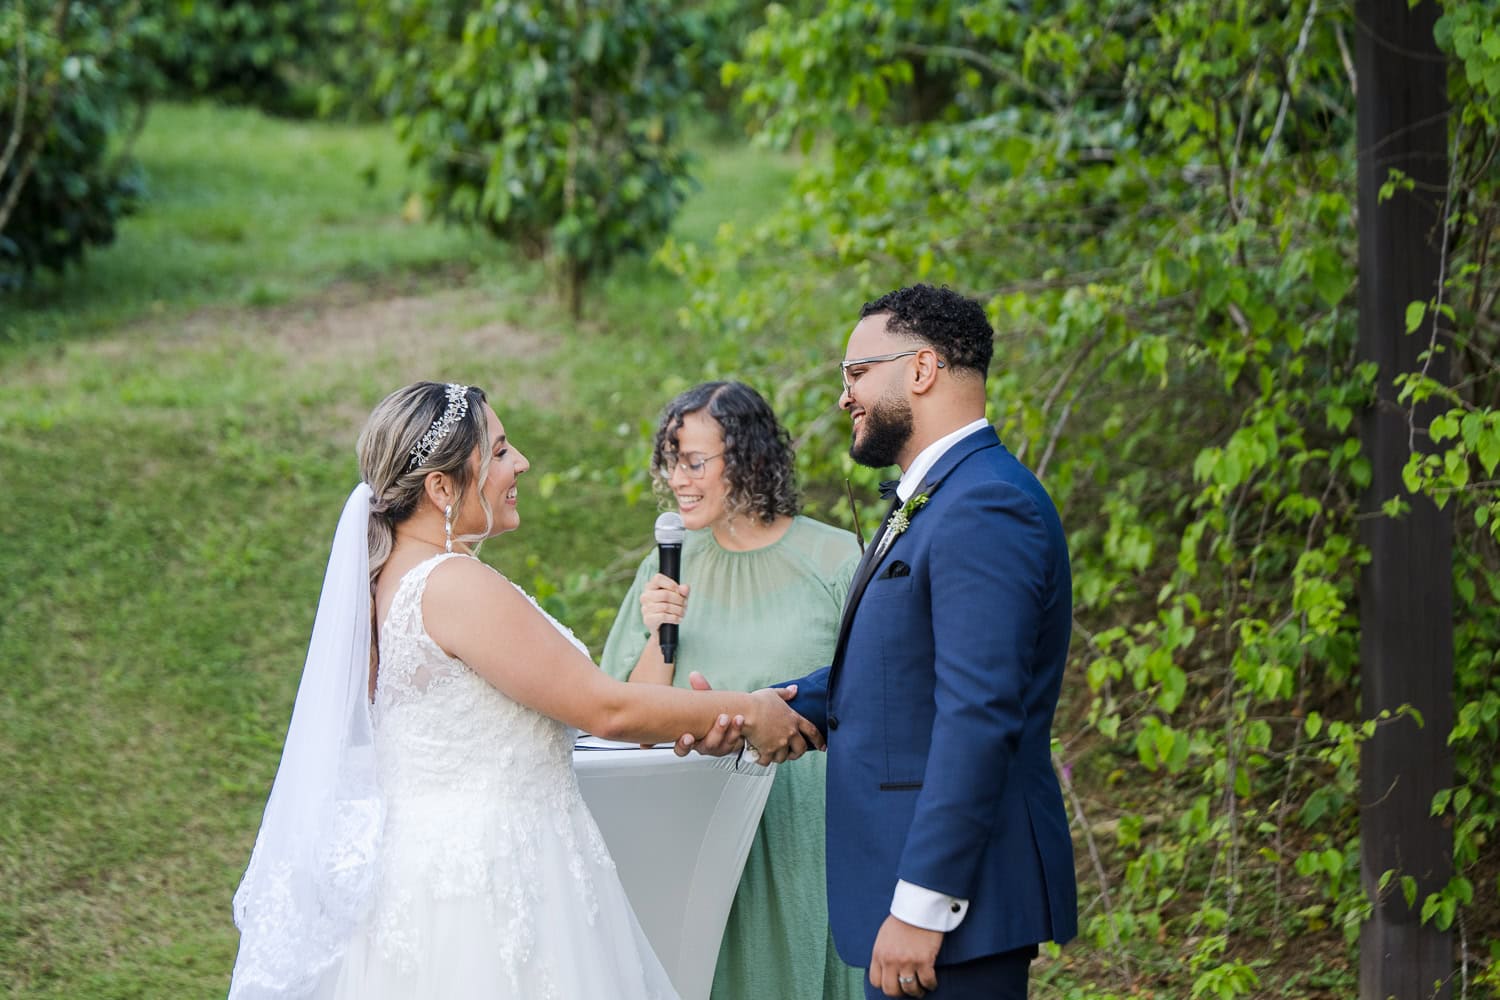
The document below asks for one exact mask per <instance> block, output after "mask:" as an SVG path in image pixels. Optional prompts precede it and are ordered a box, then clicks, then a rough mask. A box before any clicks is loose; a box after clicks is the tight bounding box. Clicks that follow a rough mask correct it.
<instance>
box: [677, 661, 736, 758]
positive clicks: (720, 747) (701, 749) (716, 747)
mask: <svg viewBox="0 0 1500 1000" xmlns="http://www.w3.org/2000/svg"><path fill="white" fill-rule="evenodd" d="M688 687H690V688H692V689H693V690H694V691H712V690H713V689H714V688H713V685H712V684H710V683H708V678H706V677H704V676H703V675H702V674H700V673H698V671H696V670H694V671H693V672H692V673H690V674H688ZM744 725H745V717H744V716H743V715H735V716H729V715H721V716H719V721H718V722H716V723H715V724H714V726H713V728H712V729H710V730H709V731H708V732H706V733H704V734H703V735H702V736H694V735H693V734H692V733H683V734H682V735H681V736H679V737H678V738H677V745H676V746H674V747H673V748H672V749H673V752H675V753H676V754H677V756H679V757H686V756H687V755H688V754H689V753H691V752H692V751H694V750H696V751H698V753H700V754H702V755H703V756H704V757H726V756H728V755H729V754H732V753H735V752H737V751H738V750H739V749H740V747H741V746H743V745H744V743H745V736H744V733H742V732H741V731H740V730H741V727H743V726H744Z"/></svg>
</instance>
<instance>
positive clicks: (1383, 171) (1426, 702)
mask: <svg viewBox="0 0 1500 1000" xmlns="http://www.w3.org/2000/svg"><path fill="white" fill-rule="evenodd" d="M1437 13H1438V11H1437V4H1436V3H1435V0H1422V2H1421V3H1420V4H1419V5H1418V6H1417V7H1416V8H1414V9H1412V8H1409V7H1408V3H1407V0H1358V2H1357V3H1356V6H1355V20H1356V24H1357V29H1358V42H1357V47H1356V51H1355V62H1356V78H1357V85H1358V91H1359V92H1358V99H1357V107H1358V141H1359V166H1358V170H1359V351H1360V357H1361V359H1362V360H1367V361H1374V362H1375V363H1376V364H1377V365H1378V366H1379V371H1380V375H1379V387H1378V392H1377V400H1376V403H1375V405H1374V406H1373V407H1372V408H1371V409H1370V410H1368V411H1367V412H1366V413H1365V414H1364V415H1363V417H1362V426H1361V436H1362V439H1363V442H1364V446H1365V453H1366V454H1367V455H1368V456H1369V457H1370V461H1371V464H1372V466H1373V469H1372V472H1373V476H1372V481H1371V484H1370V488H1369V490H1368V491H1367V492H1366V494H1365V496H1364V498H1363V503H1362V505H1361V506H1362V509H1363V511H1364V512H1365V515H1366V516H1365V518H1364V520H1363V521H1362V522H1361V529H1360V540H1361V541H1362V542H1363V543H1364V545H1366V546H1367V547H1368V548H1369V550H1370V562H1369V563H1368V564H1367V565H1366V566H1365V568H1364V571H1363V573H1362V574H1361V578H1360V587H1359V608H1360V623H1361V631H1360V661H1361V675H1360V676H1361V688H1362V709H1363V714H1364V716H1365V717H1366V718H1375V717H1377V716H1378V714H1379V713H1380V712H1382V711H1389V712H1392V713H1395V712H1397V711H1398V710H1399V709H1400V708H1401V707H1402V706H1403V705H1410V706H1412V707H1413V708H1415V709H1417V711H1419V712H1420V713H1421V716H1422V720H1423V725H1420V726H1419V725H1418V724H1417V723H1416V722H1415V720H1413V719H1412V718H1410V717H1407V718H1399V719H1396V720H1394V721H1391V722H1388V723H1384V724H1382V725H1380V726H1379V728H1378V729H1377V732H1376V734H1375V736H1374V737H1373V738H1372V739H1371V740H1370V741H1369V742H1368V743H1367V744H1366V745H1365V747H1364V750H1363V754H1362V757H1361V762H1360V785H1361V789H1360V844H1361V863H1360V870H1361V877H1362V881H1363V885H1364V889H1365V892H1366V893H1367V894H1368V895H1369V897H1370V899H1371V901H1372V903H1373V904H1374V911H1373V913H1372V915H1371V917H1370V920H1369V921H1368V922H1367V923H1366V924H1365V926H1364V928H1363V929H1362V932H1361V935H1360V970H1359V993H1360V997H1361V998H1362V1000H1388V998H1395V1000H1418V998H1427V997H1437V998H1443V1000H1446V998H1448V997H1451V996H1452V987H1451V982H1450V980H1451V977H1452V974H1453V943H1452V939H1451V935H1450V934H1449V933H1448V932H1446V931H1439V930H1437V928H1436V927H1434V926H1433V925H1432V923H1431V922H1429V923H1427V924H1426V925H1423V924H1422V922H1421V920H1420V914H1421V906H1422V900H1423V899H1424V898H1425V897H1426V896H1427V895H1428V894H1429V893H1431V892H1435V891H1437V890H1439V889H1441V888H1442V887H1443V886H1445V885H1446V884H1447V882H1448V879H1449V877H1450V875H1451V874H1452V871H1453V833H1452V830H1451V828H1450V826H1449V824H1448V822H1447V821H1446V819H1445V818H1442V817H1439V818H1433V817H1432V816H1431V815H1430V813H1431V805H1432V796H1433V794H1434V793H1435V792H1437V791H1438V790H1440V789H1443V788H1447V787H1450V786H1452V784H1453V781H1454V777H1453V775H1454V771H1453V756H1452V753H1451V751H1450V750H1449V749H1448V742H1447V741H1448V733H1449V731H1450V730H1451V729H1452V728H1453V593H1452V586H1453V575H1452V544H1453V523H1452V516H1451V513H1450V512H1449V511H1447V510H1439V509H1438V508H1437V506H1436V505H1435V504H1433V503H1431V502H1430V501H1428V500H1426V499H1423V498H1421V497H1407V499H1408V500H1409V502H1410V504H1411V512H1410V513H1408V514H1407V515H1405V516H1404V517H1397V518H1392V517H1385V516H1382V515H1381V514H1380V513H1379V511H1380V506H1381V504H1382V503H1384V502H1385V501H1386V500H1389V499H1390V498H1392V497H1395V496H1403V495H1405V489H1404V487H1403V485H1402V479H1401V469H1402V467H1403V465H1404V464H1405V463H1406V460H1407V456H1408V455H1409V454H1410V453H1411V450H1412V448H1413V446H1415V447H1416V448H1417V449H1423V448H1427V447H1430V442H1429V440H1428V438H1427V435H1426V428H1427V425H1428V423H1429V422H1430V420H1431V417H1432V414H1433V408H1432V407H1423V408H1418V410H1417V411H1416V412H1415V413H1410V412H1409V411H1408V410H1407V409H1405V408H1403V407H1402V405H1401V404H1399V403H1398V402H1397V400H1396V396H1397V393H1396V389H1395V387H1394V385H1393V382H1392V379H1393V377H1394V376H1395V375H1397V374H1400V373H1402V372H1412V371H1418V370H1420V369H1421V368H1422V366H1423V362H1422V360H1421V359H1420V357H1419V355H1420V354H1421V352H1422V351H1424V350H1426V349H1427V348H1428V347H1429V346H1430V345H1431V344H1432V343H1433V339H1432V328H1431V325H1430V322H1429V323H1427V324H1424V325H1423V326H1422V327H1421V328H1420V329H1418V330H1417V332H1416V333H1414V334H1411V335H1408V334H1407V333H1406V332H1405V331H1406V324H1405V315H1406V307H1407V304H1408V303H1410V302H1413V301H1428V300H1431V299H1433V298H1434V297H1435V296H1436V295H1437V294H1438V291H1439V283H1440V280H1441V277H1440V276H1441V273H1442V272H1441V268H1442V249H1443V247H1442V243H1443V232H1444V219H1443V210H1444V196H1445V193H1446V189H1447V185H1448V154H1447V137H1448V101H1447V68H1446V66H1445V64H1444V61H1443V56H1442V55H1441V53H1440V52H1439V51H1438V49H1437V45H1436V43H1435V42H1434V40H1433V34H1432V31H1433V22H1434V20H1435V18H1436V16H1437ZM1392 169H1397V170H1400V171H1401V172H1402V173H1404V174H1405V175H1406V176H1407V177H1409V178H1411V180H1412V181H1413V182H1414V187H1413V189H1412V190H1398V191H1397V192H1396V193H1395V195H1394V196H1393V197H1391V198H1389V199H1387V200H1386V201H1385V202H1384V203H1381V202H1380V199H1379V191H1380V187H1381V185H1382V184H1384V183H1385V182H1386V181H1387V180H1388V179H1389V178H1390V171H1391V170H1392ZM1428 315H1429V318H1431V317H1432V315H1433V314H1432V312H1431V311H1429V313H1428ZM1447 358H1448V355H1447V354H1446V353H1444V354H1440V355H1437V356H1436V357H1434V358H1433V359H1432V361H1431V362H1430V363H1428V365H1427V372H1428V374H1429V375H1431V376H1432V377H1434V378H1436V379H1438V380H1440V381H1446V379H1447V376H1448V360H1447ZM1450 510H1451V508H1450ZM1390 870H1394V871H1395V873H1396V877H1395V878H1393V879H1392V880H1391V882H1390V883H1389V884H1388V885H1387V887H1386V889H1385V891H1384V892H1382V891H1381V890H1380V888H1379V881H1380V878H1381V876H1382V874H1383V873H1385V872H1387V871H1390ZM1401 876H1411V877H1413V878H1415V879H1416V882H1417V887H1418V890H1417V895H1416V901H1415V904H1414V905H1413V906H1408V905H1407V903H1406V900H1405V898H1404V896H1403V893H1402V891H1401V883H1400V881H1399V879H1400V877H1401Z"/></svg>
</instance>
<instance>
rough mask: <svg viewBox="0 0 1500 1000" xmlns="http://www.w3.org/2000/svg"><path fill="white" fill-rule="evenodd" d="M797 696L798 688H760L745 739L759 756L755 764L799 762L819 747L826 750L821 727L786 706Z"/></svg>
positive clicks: (748, 718)
mask: <svg viewBox="0 0 1500 1000" xmlns="http://www.w3.org/2000/svg"><path fill="white" fill-rule="evenodd" d="M796 694H797V687H796V685H795V684H794V685H791V686H789V687H784V688H761V689H760V690H759V691H755V692H753V693H752V694H751V695H750V697H751V698H753V699H755V701H756V702H757V705H756V708H755V710H753V711H752V712H750V713H749V714H747V715H746V716H745V726H744V730H745V740H746V742H748V743H749V744H750V746H751V747H752V748H753V749H754V750H755V752H756V754H757V758H756V763H758V764H761V765H762V766H764V765H766V764H779V763H781V762H782V761H786V760H796V759H797V758H798V757H801V756H802V755H803V754H804V753H806V752H807V751H808V749H809V748H813V747H816V748H817V749H819V750H822V749H823V748H824V743H823V734H822V733H820V732H818V727H817V726H814V725H813V724H812V723H811V722H808V721H807V720H806V719H804V718H803V717H802V716H800V715H798V714H797V713H796V712H794V711H792V710H791V708H789V707H788V706H787V702H789V701H791V700H792V699H793V698H794V697H796Z"/></svg>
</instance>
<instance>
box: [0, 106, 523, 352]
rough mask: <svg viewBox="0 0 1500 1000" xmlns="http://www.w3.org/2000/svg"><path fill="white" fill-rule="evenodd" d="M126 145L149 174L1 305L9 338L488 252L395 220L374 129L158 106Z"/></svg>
mask: <svg viewBox="0 0 1500 1000" xmlns="http://www.w3.org/2000/svg"><path fill="white" fill-rule="evenodd" d="M135 152H136V155H137V157H138V158H139V159H140V160H141V161H142V163H143V164H144V165H145V167H146V175H147V196H146V199H145V202H144V204H142V205H141V207H140V210H139V212H138V213H137V214H136V215H134V216H131V217H127V218H126V219H125V220H124V222H123V223H122V225H121V233H120V238H119V240H118V241H117V244H116V245H115V246H112V247H109V248H106V249H104V250H102V251H99V252H93V253H90V254H89V256H88V259H87V261H86V263H85V265H84V266H83V267H82V268H75V269H73V270H71V271H69V272H68V273H66V274H63V275H52V274H46V273H44V274H42V275H41V276H40V280H39V281H38V283H37V285H36V287H35V288H33V289H32V290H30V291H28V292H27V293H26V294H25V295H24V296H22V297H20V299H19V302H18V303H15V304H18V305H19V308H13V303H10V302H0V308H5V309H6V313H7V314H8V315H7V316H6V318H5V320H4V321H3V322H0V329H3V331H4V332H5V334H7V335H8V337H9V338H10V339H12V340H16V341H22V342H35V341H39V340H54V339H60V338H67V337H72V336H79V335H93V334H98V333H103V332H107V331H109V330H111V329H113V328H115V327H117V326H118V325H119V324H121V323H122V322H126V321H129V320H132V319H136V318H140V317H156V318H160V317H163V316H168V317H170V316H175V315H180V314H181V313H182V311H183V310H185V309H191V308H193V307H196V306H201V305H204V304H208V303H215V304H226V303H227V304H241V305H247V306H265V305H273V304H276V303H280V302H287V301H290V300H293V299H295V298H298V297H300V296H304V295H306V294H308V293H310V292H314V291H317V290H318V289H320V288H323V287H325V286H327V285H328V284H329V283H331V282H334V281H336V280H339V279H350V278H352V279H358V280H372V279H378V278H381V277H383V276H390V275H393V274H403V272H407V274H403V276H404V277H406V276H409V272H413V271H415V272H417V273H421V272H424V271H432V270H438V269H442V268H449V267H453V266H455V265H462V266H465V267H467V266H469V265H471V264H472V263H473V262H476V261H479V260H483V259H485V258H486V257H489V256H495V255H497V249H496V247H495V245H494V244H493V243H492V242H487V241H485V240H483V239H481V238H479V237H477V236H474V235H471V234H469V233H466V232H463V231H461V230H458V229H452V228H445V227H442V226H435V225H427V224H422V223H413V222H408V221H405V220H404V219H403V217H402V207H403V203H402V198H401V193H402V191H403V190H404V189H405V186H406V184H407V181H408V179H409V174H408V171H407V169H406V167H405V165H404V160H403V157H402V155H401V153H400V150H399V149H398V147H397V145H396V143H395V141H394V140H393V139H392V138H391V136H390V135H389V134H388V129H387V128H386V127H384V126H379V125H367V126H359V127H340V128H330V127H328V126H326V125H322V124H317V123H297V122H288V121H283V120H278V119H272V118H267V117H265V116H263V115H260V114H259V113H257V112H254V111H244V110H232V109H226V108H218V107H214V106H212V105H197V106H176V105H158V106H157V107H155V108H154V109H153V110H152V112H151V118H150V121H149V123H148V126H147V128H146V130H145V132H144V133H143V134H142V135H141V137H140V140H139V142H138V143H137V144H136V147H135ZM3 339H4V338H3V337H0V340H3Z"/></svg>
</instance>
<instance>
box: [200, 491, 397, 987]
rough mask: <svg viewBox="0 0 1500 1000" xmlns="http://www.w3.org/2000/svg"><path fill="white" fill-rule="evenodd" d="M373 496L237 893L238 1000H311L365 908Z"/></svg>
mask: <svg viewBox="0 0 1500 1000" xmlns="http://www.w3.org/2000/svg"><path fill="white" fill-rule="evenodd" d="M370 498H371V491H370V487H369V486H367V485H365V484H364V483H360V484H359V486H358V487H356V488H355V490H354V492H353V493H351V494H350V495H349V499H348V501H347V502H346V503H345V504H344V513H343V515H342V516H341V517H340V518H339V525H338V530H337V531H336V532H335V533H334V537H333V551H332V552H331V553H330V554H329V557H328V572H327V574H326V575H325V576H324V578H323V594H322V596H321V597H320V598H319V599H318V617H317V620H316V621H315V622H314V623H313V631H312V641H311V642H310V643H309V644H308V648H307V663H306V665H304V666H303V668H302V682H301V684H300V686H299V687H298V688H297V701H296V704H295V705H294V706H293V708H292V721H291V725H290V727H289V728H288V730H287V734H286V746H285V748H284V749H283V751H282V754H281V767H280V768H279V769H278V771H277V772H276V781H275V784H273V785H272V787H271V796H270V798H269V799H268V800H267V802H266V811H265V815H264V817H263V818H262V819H261V824H260V833H259V835H257V837H256V839H255V850H254V852H253V853H252V854H251V855H250V865H249V867H248V868H247V869H246V871H245V878H244V880H243V881H242V882H241V883H240V887H239V890H238V891H237V892H236V893H235V894H234V922H235V924H236V926H238V927H239V929H240V950H239V955H238V956H237V957H236V959H235V964H234V978H233V980H232V981H231V983H230V986H229V997H230V1000H273V998H274V1000H290V998H294V997H303V996H307V995H308V994H310V993H311V992H312V991H313V990H314V989H315V988H316V987H317V985H318V981H319V979H320V978H321V977H322V976H323V974H324V973H325V972H326V971H327V970H328V969H329V968H330V967H331V966H332V965H333V964H334V962H335V961H336V960H337V959H338V958H339V957H340V956H341V955H342V954H343V951H344V948H345V946H346V943H347V942H348V940H349V938H350V936H351V934H352V933H353V932H354V930H355V929H356V927H357V926H358V924H359V922H360V920H361V919H362V918H363V916H364V914H365V911H366V909H367V907H368V904H369V900H370V896H371V892H372V890H373V887H374V881H375V876H376V859H377V855H378V852H379V847H380V831H381V827H382V825H383V823H384V819H385V806H384V802H383V800H382V799H381V796H380V789H379V786H378V784H377V780H376V772H375V749H374V744H373V742H372V734H371V724H370V703H369V674H370V639H371V636H370V553H369V534H368V533H369V520H370Z"/></svg>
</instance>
